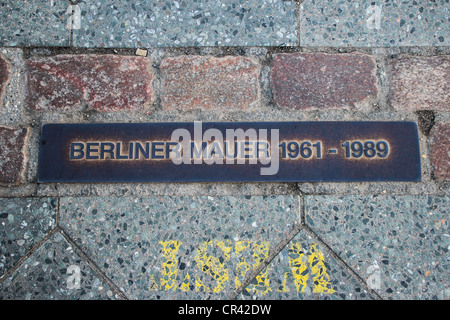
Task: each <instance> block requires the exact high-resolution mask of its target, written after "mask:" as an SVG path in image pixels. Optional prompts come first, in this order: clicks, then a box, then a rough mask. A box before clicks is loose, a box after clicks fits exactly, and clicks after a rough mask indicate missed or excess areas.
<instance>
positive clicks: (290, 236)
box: [228, 224, 303, 300]
mask: <svg viewBox="0 0 450 320" xmlns="http://www.w3.org/2000/svg"><path fill="white" fill-rule="evenodd" d="M302 229H303V226H302V225H301V224H298V225H297V226H296V227H295V228H294V229H293V230H292V231H291V232H289V233H288V235H287V236H286V238H285V239H284V240H283V241H281V242H280V243H279V244H278V245H277V246H276V247H275V248H274V249H273V250H270V251H271V254H270V255H269V256H268V257H267V258H266V259H264V261H263V262H261V264H260V265H258V267H256V268H255V269H254V270H253V272H252V273H251V274H250V276H248V277H247V279H246V280H244V281H243V282H242V284H241V286H240V287H239V288H237V289H236V290H234V291H233V293H232V294H231V295H230V296H229V297H228V300H235V299H237V297H238V295H239V294H240V293H241V292H242V291H243V290H244V289H245V288H246V287H247V286H248V285H250V283H251V282H252V281H253V280H254V279H255V278H256V276H257V275H258V274H260V273H261V272H262V271H263V270H264V268H265V267H267V266H268V265H269V264H270V263H271V262H272V260H273V259H274V258H275V257H276V256H277V255H278V254H279V253H280V252H281V250H283V248H284V247H286V245H287V244H288V243H289V242H291V240H292V239H294V237H295V236H296V235H297V234H298V233H299V232H300V231H301V230H302Z"/></svg>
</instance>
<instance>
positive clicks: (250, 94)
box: [0, 0, 450, 300]
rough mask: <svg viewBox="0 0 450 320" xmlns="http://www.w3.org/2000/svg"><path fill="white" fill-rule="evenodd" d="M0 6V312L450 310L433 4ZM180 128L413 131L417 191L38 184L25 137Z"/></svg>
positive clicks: (439, 58) (445, 106) (394, 187)
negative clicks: (197, 306) (15, 306)
mask: <svg viewBox="0 0 450 320" xmlns="http://www.w3.org/2000/svg"><path fill="white" fill-rule="evenodd" d="M0 7H1V11H0V133H1V137H0V169H1V170H0V243H1V248H0V299H3V300H25V299H32V300H33V299H44V300H47V299H57V300H66V299H67V300H77V299H86V300H103V299H111V300H122V299H131V300H135V299H136V300H144V299H152V300H153V299H154V300H157V299H161V300H171V299H177V300H180V299H189V300H204V299H209V300H216V299H237V300H259V299H260V300H265V299H269V300H297V299H298V300H312V299H321V300H379V299H382V300H448V299H449V298H450V281H449V262H450V256H449V249H450V232H449V216H448V214H449V185H450V184H449V181H450V173H449V166H450V152H449V148H450V142H449V141H450V140H449V137H450V113H449V111H450V95H449V92H450V90H449V80H450V79H449V74H450V72H449V70H450V58H449V55H450V46H449V40H450V32H449V26H450V23H449V22H450V21H449V11H450V3H449V1H448V0H437V1H413V0H405V1H347V0H346V1H325V0H304V1H290V0H285V1H281V0H261V1H256V0H250V1H241V0H227V1H211V0H209V1H208V0H197V1H191V0H178V1H169V0H168V1H140V2H139V3H137V2H134V1H116V0H98V1H91V0H85V1H53V0H52V1H43V0H33V1H25V0H19V1H18V0H14V1H13V0H4V1H0ZM305 61H306V62H305ZM302 63H303V64H302ZM180 66H181V67H180ZM193 66H196V68H197V69H195V68H194V67H193ZM92 70H93V71H92ZM195 70H197V73H196V71H195ZM343 75H344V76H343ZM320 77H322V78H325V79H327V81H326V82H321V81H316V79H319V78H320ZM179 88H182V89H181V90H178V89H179ZM222 88H225V89H224V90H220V89H222ZM305 88H306V89H305ZM303 91H306V92H314V96H312V97H313V98H311V95H308V93H306V94H304V93H303ZM299 92H302V93H299ZM111 97H113V98H111ZM193 121H225V122H227V121H228V122H235V121H236V122H237V121H416V122H417V123H418V126H419V144H420V149H421V155H420V157H421V167H422V181H420V182H364V181H362V182H302V181H299V182H298V183H297V182H296V183H282V182H267V183H246V182H239V183H221V182H209V183H200V182H197V183H195V182H192V183H169V182H167V183H70V184H69V183H39V182H38V181H37V171H38V169H37V167H38V166H37V164H38V155H39V144H40V128H41V125H42V124H45V123H69V122H70V123H97V122H100V123H108V122H110V123H112V122H131V123H133V122H193Z"/></svg>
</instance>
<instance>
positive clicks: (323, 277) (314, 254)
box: [308, 244, 335, 294]
mask: <svg viewBox="0 0 450 320" xmlns="http://www.w3.org/2000/svg"><path fill="white" fill-rule="evenodd" d="M309 252H310V253H311V255H310V256H309V258H308V262H309V265H310V266H311V272H312V274H313V282H314V290H313V292H315V293H325V294H331V293H333V292H335V291H334V289H333V287H332V286H331V283H330V276H329V275H328V273H327V268H326V267H325V263H324V259H323V254H322V252H321V251H320V250H319V249H318V248H317V244H313V245H312V246H311V248H310V250H309Z"/></svg>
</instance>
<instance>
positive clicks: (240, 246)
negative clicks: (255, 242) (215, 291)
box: [234, 241, 252, 289]
mask: <svg viewBox="0 0 450 320" xmlns="http://www.w3.org/2000/svg"><path fill="white" fill-rule="evenodd" d="M251 244H252V242H251V241H236V243H235V244H234V252H236V255H237V256H238V255H241V254H242V252H243V251H244V250H246V249H248V248H250V245H251ZM251 267H252V266H251V265H250V263H248V262H247V261H245V258H244V257H242V256H241V257H239V261H238V263H237V266H236V274H237V275H236V277H235V288H236V289H238V288H239V287H240V286H241V281H240V280H239V278H245V275H246V274H247V272H248V271H249V270H250V269H251Z"/></svg>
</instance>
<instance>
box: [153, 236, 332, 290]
mask: <svg viewBox="0 0 450 320" xmlns="http://www.w3.org/2000/svg"><path fill="white" fill-rule="evenodd" d="M160 244H161V245H162V247H163V248H162V255H163V258H164V261H163V262H162V264H161V277H160V283H159V285H158V284H157V283H156V280H155V277H154V276H153V275H151V276H150V279H149V290H150V291H158V290H165V291H168V290H173V291H175V290H177V287H178V288H179V290H181V291H183V292H189V291H191V288H192V280H194V283H193V285H194V288H195V291H197V292H198V291H204V292H211V291H212V292H214V293H218V292H221V291H223V290H224V289H225V288H226V286H227V285H228V283H229V282H230V272H229V270H228V268H226V263H227V262H229V261H230V259H231V257H232V250H233V249H234V255H233V257H234V258H235V259H237V264H236V270H235V274H236V276H235V288H239V287H240V286H241V285H242V283H241V281H242V280H243V279H245V277H246V276H248V272H249V271H250V272H251V271H252V270H256V269H257V268H258V267H259V266H260V265H261V263H263V262H264V261H265V259H267V257H268V256H269V251H270V243H269V242H252V241H250V240H243V241H236V242H235V243H234V246H233V245H232V242H231V241H229V240H225V241H214V242H213V241H206V242H203V243H202V244H200V245H199V246H198V248H197V250H196V251H195V256H194V260H195V262H196V263H197V267H198V270H199V271H200V272H202V273H204V274H207V275H209V276H211V277H212V278H213V279H214V280H215V281H216V286H215V287H214V288H209V287H208V286H206V285H205V284H204V283H203V281H202V280H201V278H200V276H199V275H200V274H199V273H197V274H195V275H194V276H193V277H191V275H190V274H186V275H185V276H184V279H183V281H182V282H181V283H180V282H179V281H180V279H179V276H178V272H179V271H178V267H177V262H178V259H177V255H178V251H179V249H180V246H181V245H182V242H181V241H175V240H171V241H161V242H160ZM212 249H216V251H217V249H219V250H220V251H221V252H222V253H223V254H222V255H221V256H220V257H219V258H218V257H215V256H212V255H211V254H209V253H208V251H210V250H212ZM250 250H251V257H250ZM244 253H246V254H244ZM246 258H247V259H248V260H249V261H250V260H251V261H250V262H248V261H247V259H246ZM288 260H289V268H290V270H291V271H290V272H285V273H284V279H283V281H282V282H281V285H280V286H279V288H278V289H277V291H278V292H289V291H290V289H289V287H288V286H289V283H292V282H293V283H294V284H295V288H296V290H297V292H305V288H306V287H307V285H308V280H309V278H310V274H311V278H312V281H310V286H312V285H314V289H313V292H314V293H323V294H331V293H334V292H335V290H334V289H333V287H332V285H331V282H330V276H329V275H328V273H327V268H326V266H325V262H324V256H323V253H322V252H321V251H320V249H319V247H318V245H317V244H313V245H312V246H311V247H310V250H309V253H308V252H307V253H305V252H304V251H303V248H302V245H301V243H299V242H291V244H290V247H289V249H288ZM290 274H292V278H293V279H291V277H290ZM288 278H289V280H288ZM292 280H293V281H292ZM177 282H178V283H177ZM270 284H271V283H270V279H269V266H267V267H265V268H264V269H263V271H261V272H260V273H259V274H258V275H257V276H256V277H255V281H254V282H253V283H252V284H250V285H249V286H248V287H247V288H246V290H247V291H248V292H249V293H252V294H254V295H258V296H260V297H262V296H264V295H266V294H267V293H269V292H271V291H272V289H271V287H270Z"/></svg>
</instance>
